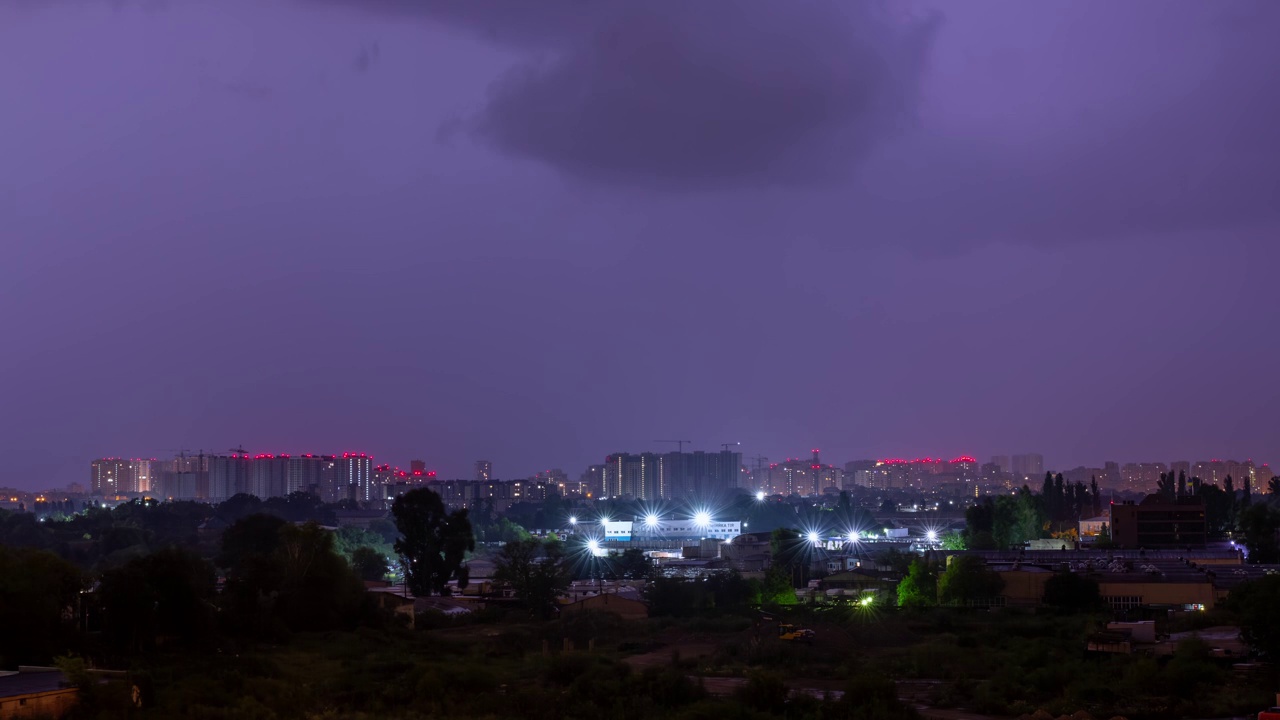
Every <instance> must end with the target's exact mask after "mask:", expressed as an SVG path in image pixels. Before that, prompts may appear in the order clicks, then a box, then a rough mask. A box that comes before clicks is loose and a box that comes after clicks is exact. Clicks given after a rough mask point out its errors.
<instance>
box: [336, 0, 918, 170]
mask: <svg viewBox="0 0 1280 720" xmlns="http://www.w3.org/2000/svg"><path fill="white" fill-rule="evenodd" d="M361 5H362V6H366V7H368V6H369V5H368V4H367V3H361ZM372 6H373V7H378V8H383V9H388V10H401V11H413V10H416V11H419V12H421V13H423V14H424V15H426V16H427V17H430V18H433V19H436V20H439V21H442V22H445V23H452V24H456V25H459V26H463V27H467V28H469V29H472V30H474V31H476V32H477V33H478V34H479V35H480V36H481V37H484V38H489V39H492V40H493V41H495V42H497V43H499V44H503V45H509V46H511V47H513V48H515V49H517V50H523V51H527V52H528V53H530V54H531V56H530V57H528V58H526V59H525V60H524V61H522V62H520V63H519V64H518V65H517V66H516V67H514V68H512V69H511V70H510V72H508V73H507V74H506V75H505V76H504V77H503V78H501V79H500V80H499V81H498V82H497V83H495V84H494V86H493V88H492V91H491V97H490V100H489V102H488V104H487V105H486V106H485V107H484V109H483V110H482V111H481V112H480V113H479V114H478V115H477V116H476V117H474V118H472V119H471V123H470V125H471V128H472V129H473V130H474V131H475V132H476V133H477V135H478V136H479V137H481V138H483V139H484V140H486V141H488V142H490V143H492V144H493V145H494V146H495V147H497V148H498V149H500V150H502V151H503V152H506V153H508V154H510V155H513V156H518V157H526V158H531V159H534V160H537V161H541V162H544V163H547V164H549V165H551V166H553V167H555V168H558V169H560V170H563V171H566V172H569V173H571V174H574V175H579V176H586V177H590V178H593V179H607V180H616V181H620V182H623V183H631V182H640V183H647V182H655V183H661V184H663V185H668V186H669V185H673V184H674V185H678V186H686V185H690V184H692V185H701V186H723V185H740V184H744V183H751V184H755V183H761V182H782V183H787V184H804V183H810V182H815V181H816V182H821V181H825V180H828V179H831V178H833V177H840V176H843V175H844V174H846V173H847V171H848V170H849V169H850V168H852V167H853V166H854V165H855V164H856V162H857V161H858V160H859V159H860V158H861V157H862V156H863V155H864V154H865V153H866V151H867V150H868V148H869V147H870V146H871V145H873V144H874V143H875V142H876V141H877V140H878V139H880V138H882V137H884V136H885V135H886V134H887V133H889V132H890V131H891V129H892V128H894V127H900V126H902V125H905V124H909V123H910V121H911V115H912V108H913V106H914V100H915V96H916V90H917V85H918V80H919V77H920V74H921V71H922V68H923V65H924V62H925V57H926V54H927V51H928V47H929V42H930V39H931V37H932V35H933V30H934V27H935V22H934V21H933V20H931V19H921V18H907V17H892V16H891V15H890V14H889V13H887V12H884V11H883V10H882V9H880V8H879V6H878V5H873V4H870V3H849V2H826V1H822V2H816V1H811V2H802V3H778V2H772V1H762V0H746V1H740V2H734V3H732V4H728V3H710V2H659V3H634V2H621V1H619V2H596V3H584V2H580V1H578V0H541V1H540V2H536V3H528V2H420V3H412V2H393V1H391V0H387V1H384V2H379V3H374V4H373V5H372Z"/></svg>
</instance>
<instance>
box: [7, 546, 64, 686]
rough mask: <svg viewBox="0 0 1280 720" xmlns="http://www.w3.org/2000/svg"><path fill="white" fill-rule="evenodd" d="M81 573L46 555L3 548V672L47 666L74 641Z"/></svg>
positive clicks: (55, 556)
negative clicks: (20, 666) (31, 665)
mask: <svg viewBox="0 0 1280 720" xmlns="http://www.w3.org/2000/svg"><path fill="white" fill-rule="evenodd" d="M80 587H81V577H80V571H79V570H78V569H77V568H76V567H75V566H74V565H72V564H71V563H69V562H67V561H66V560H63V559H62V558H60V557H58V556H57V555H54V554H53V553H51V552H48V551H46V550H31V549H26V548H9V547H5V546H3V545H0V638H2V639H0V667H3V668H10V667H14V666H16V665H18V664H19V663H23V664H28V663H40V662H47V661H48V660H49V658H50V657H52V655H53V653H54V652H57V651H60V650H65V649H66V647H67V643H68V641H69V640H70V638H71V637H73V634H74V629H75V623H74V622H68V617H67V616H68V615H71V617H74V611H75V610H76V609H77V601H78V600H79V592H80Z"/></svg>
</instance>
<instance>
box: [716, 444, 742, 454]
mask: <svg viewBox="0 0 1280 720" xmlns="http://www.w3.org/2000/svg"><path fill="white" fill-rule="evenodd" d="M741 444H742V443H740V442H731V443H720V447H722V448H724V452H729V448H731V447H733V446H734V445H741Z"/></svg>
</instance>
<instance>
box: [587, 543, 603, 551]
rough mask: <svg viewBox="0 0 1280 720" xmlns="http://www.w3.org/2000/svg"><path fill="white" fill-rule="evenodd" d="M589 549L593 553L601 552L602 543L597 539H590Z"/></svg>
mask: <svg viewBox="0 0 1280 720" xmlns="http://www.w3.org/2000/svg"><path fill="white" fill-rule="evenodd" d="M587 549H588V550H590V551H591V552H593V553H598V552H600V543H599V542H598V541H596V540H588V541H587Z"/></svg>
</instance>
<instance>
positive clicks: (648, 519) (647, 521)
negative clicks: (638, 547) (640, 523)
mask: <svg viewBox="0 0 1280 720" xmlns="http://www.w3.org/2000/svg"><path fill="white" fill-rule="evenodd" d="M644 525H645V527H648V528H656V527H658V516H657V515H654V514H653V513H649V514H648V515H645V516H644Z"/></svg>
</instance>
